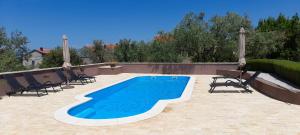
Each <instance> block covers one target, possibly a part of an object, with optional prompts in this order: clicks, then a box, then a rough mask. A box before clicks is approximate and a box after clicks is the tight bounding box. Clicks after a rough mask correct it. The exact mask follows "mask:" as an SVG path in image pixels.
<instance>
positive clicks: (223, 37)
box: [210, 12, 253, 62]
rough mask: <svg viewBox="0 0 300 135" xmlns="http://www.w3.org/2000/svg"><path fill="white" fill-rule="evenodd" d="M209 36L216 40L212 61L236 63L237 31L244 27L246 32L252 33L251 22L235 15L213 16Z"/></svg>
mask: <svg viewBox="0 0 300 135" xmlns="http://www.w3.org/2000/svg"><path fill="white" fill-rule="evenodd" d="M210 21H211V23H212V25H211V28H210V31H211V34H213V38H214V39H215V40H216V45H215V46H214V50H213V51H212V52H211V53H213V55H214V59H213V61H215V62H220V61H227V62H228V61H237V51H238V50H237V43H238V37H239V36H238V35H239V29H240V28H241V27H244V28H245V30H246V31H252V29H253V28H252V26H251V21H250V20H249V18H248V17H247V16H240V15H238V14H236V13H231V12H229V13H227V14H226V15H225V16H214V17H213V18H212V19H211V20H210Z"/></svg>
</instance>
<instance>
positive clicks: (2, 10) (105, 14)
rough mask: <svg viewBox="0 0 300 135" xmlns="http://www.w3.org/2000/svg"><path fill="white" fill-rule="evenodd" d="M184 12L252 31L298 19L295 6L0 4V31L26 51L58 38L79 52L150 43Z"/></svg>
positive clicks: (126, 1) (276, 0)
mask: <svg viewBox="0 0 300 135" xmlns="http://www.w3.org/2000/svg"><path fill="white" fill-rule="evenodd" d="M189 12H195V13H199V12H205V14H206V19H209V18H211V17H212V16H215V15H225V14H226V13H227V12H236V13H238V14H240V15H248V16H249V18H250V19H251V21H252V24H253V25H254V26H256V25H257V22H258V21H259V19H261V18H267V17H269V16H272V17H276V16H278V14H279V13H283V14H285V15H286V16H292V15H294V14H295V13H296V12H298V13H300V0H0V26H3V27H5V28H6V30H7V32H9V33H10V32H12V31H16V30H17V31H21V32H23V34H24V35H25V36H27V37H28V39H29V42H30V43H29V44H28V45H29V48H30V49H35V48H39V47H44V48H53V47H56V46H59V45H61V44H62V35H63V34H66V35H67V36H68V38H69V43H70V46H72V47H74V48H81V47H83V46H84V45H86V44H90V43H92V41H93V40H95V39H99V40H103V41H104V42H105V43H107V44H109V43H117V42H118V41H119V40H120V39H124V38H127V39H132V40H144V41H150V40H152V39H153V37H154V36H155V35H156V34H157V32H158V31H161V30H163V31H171V30H172V29H173V28H175V27H176V25H177V24H178V23H179V22H180V20H181V19H182V18H183V16H184V15H185V14H187V13H189Z"/></svg>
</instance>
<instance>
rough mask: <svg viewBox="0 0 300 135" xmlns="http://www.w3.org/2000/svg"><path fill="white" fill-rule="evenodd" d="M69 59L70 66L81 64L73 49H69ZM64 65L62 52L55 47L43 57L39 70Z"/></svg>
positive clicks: (59, 48)
mask: <svg viewBox="0 0 300 135" xmlns="http://www.w3.org/2000/svg"><path fill="white" fill-rule="evenodd" d="M70 58H71V64H72V65H80V64H82V60H81V58H80V56H79V55H78V52H77V50H76V49H74V48H70ZM63 63H64V59H63V50H62V48H61V47H56V48H55V49H53V50H51V51H50V53H49V54H47V55H45V56H44V58H43V61H42V64H41V66H40V67H41V68H49V67H61V66H62V65H63Z"/></svg>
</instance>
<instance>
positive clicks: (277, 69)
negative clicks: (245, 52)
mask: <svg viewBox="0 0 300 135" xmlns="http://www.w3.org/2000/svg"><path fill="white" fill-rule="evenodd" d="M246 68H247V69H248V70H256V71H262V72H267V73H274V74H277V75H278V76H280V77H282V78H284V79H286V80H288V81H290V82H292V83H295V84H297V85H299V86H300V62H293V61H288V60H275V59H253V60H249V61H247V66H246Z"/></svg>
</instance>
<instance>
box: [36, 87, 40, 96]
mask: <svg viewBox="0 0 300 135" xmlns="http://www.w3.org/2000/svg"><path fill="white" fill-rule="evenodd" d="M35 91H36V94H37V96H38V97H40V94H39V90H37V89H36V90H35Z"/></svg>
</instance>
